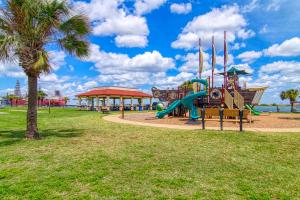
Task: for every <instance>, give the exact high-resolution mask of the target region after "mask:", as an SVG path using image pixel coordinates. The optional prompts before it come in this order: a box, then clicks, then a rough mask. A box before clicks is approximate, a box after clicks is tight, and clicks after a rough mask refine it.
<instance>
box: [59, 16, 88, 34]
mask: <svg viewBox="0 0 300 200" xmlns="http://www.w3.org/2000/svg"><path fill="white" fill-rule="evenodd" d="M59 30H60V31H62V32H63V33H65V34H67V35H70V34H76V35H79V36H84V35H86V34H88V33H89V32H90V30H91V29H90V26H89V22H88V19H87V17H86V16H84V15H75V16H73V17H71V18H70V19H68V20H67V21H65V22H64V23H62V24H61V25H60V26H59Z"/></svg>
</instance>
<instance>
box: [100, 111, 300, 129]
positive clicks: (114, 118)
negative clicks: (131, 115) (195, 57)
mask: <svg viewBox="0 0 300 200" xmlns="http://www.w3.org/2000/svg"><path fill="white" fill-rule="evenodd" d="M103 119H104V120H106V121H110V122H115V123H121V124H131V125H138V126H150V127H159V128H169V129H180V130H198V129H202V126H201V125H199V126H191V125H173V124H158V123H157V124H155V123H145V122H137V121H130V120H126V119H121V115H108V116H105V117H103ZM205 129H207V130H220V127H205ZM224 130H228V131H238V130H239V128H236V127H224ZM244 130H245V131H254V132H278V133H283V132H289V133H292V132H293V133H300V128H244Z"/></svg>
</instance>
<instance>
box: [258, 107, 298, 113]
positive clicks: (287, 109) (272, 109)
mask: <svg viewBox="0 0 300 200" xmlns="http://www.w3.org/2000/svg"><path fill="white" fill-rule="evenodd" d="M294 108H295V109H296V112H300V106H294ZM255 109H256V110H258V111H261V112H277V106H255ZM279 112H291V106H279Z"/></svg>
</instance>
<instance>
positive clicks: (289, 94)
mask: <svg viewBox="0 0 300 200" xmlns="http://www.w3.org/2000/svg"><path fill="white" fill-rule="evenodd" d="M299 94H300V93H299V90H295V89H289V90H287V91H282V92H281V93H280V98H281V100H285V99H289V100H290V104H291V112H293V111H294V103H295V101H296V99H297V98H298V96H299Z"/></svg>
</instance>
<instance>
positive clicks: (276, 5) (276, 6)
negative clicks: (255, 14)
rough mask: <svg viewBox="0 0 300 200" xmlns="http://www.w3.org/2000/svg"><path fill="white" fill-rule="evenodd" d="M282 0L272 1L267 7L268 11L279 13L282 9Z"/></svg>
mask: <svg viewBox="0 0 300 200" xmlns="http://www.w3.org/2000/svg"><path fill="white" fill-rule="evenodd" d="M281 2H282V0H271V2H270V3H269V4H268V6H267V11H278V10H279V9H280V6H281Z"/></svg>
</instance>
